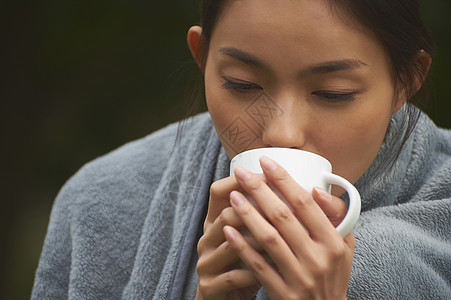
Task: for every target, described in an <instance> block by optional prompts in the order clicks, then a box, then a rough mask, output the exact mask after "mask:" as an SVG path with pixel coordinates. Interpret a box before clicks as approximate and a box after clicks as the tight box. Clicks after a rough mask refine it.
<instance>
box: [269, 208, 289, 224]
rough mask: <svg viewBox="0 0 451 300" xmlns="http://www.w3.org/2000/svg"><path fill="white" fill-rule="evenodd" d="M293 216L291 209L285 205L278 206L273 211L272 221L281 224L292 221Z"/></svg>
mask: <svg viewBox="0 0 451 300" xmlns="http://www.w3.org/2000/svg"><path fill="white" fill-rule="evenodd" d="M292 216H293V214H292V213H291V211H290V209H289V208H288V207H287V206H286V205H283V206H277V207H275V208H274V209H273V210H272V212H271V216H270V219H271V221H272V222H273V223H277V224H279V223H283V222H286V221H289V220H291V217H292Z"/></svg>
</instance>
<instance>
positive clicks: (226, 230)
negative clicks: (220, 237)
mask: <svg viewBox="0 0 451 300" xmlns="http://www.w3.org/2000/svg"><path fill="white" fill-rule="evenodd" d="M223 231H224V235H225V237H226V239H228V240H230V239H232V240H234V239H236V234H235V231H234V230H233V229H232V228H231V227H230V226H224V228H223Z"/></svg>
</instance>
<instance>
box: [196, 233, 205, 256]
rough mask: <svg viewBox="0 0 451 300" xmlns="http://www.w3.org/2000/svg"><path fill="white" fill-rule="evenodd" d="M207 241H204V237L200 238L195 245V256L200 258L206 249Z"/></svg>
mask: <svg viewBox="0 0 451 300" xmlns="http://www.w3.org/2000/svg"><path fill="white" fill-rule="evenodd" d="M206 243H207V241H206V240H205V235H203V236H201V238H200V239H199V242H198V243H197V254H198V255H199V256H201V255H202V254H203V252H204V250H205V248H206Z"/></svg>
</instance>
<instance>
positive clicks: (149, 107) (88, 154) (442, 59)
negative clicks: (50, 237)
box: [0, 0, 451, 299]
mask: <svg viewBox="0 0 451 300" xmlns="http://www.w3.org/2000/svg"><path fill="white" fill-rule="evenodd" d="M421 3H422V13H423V16H424V18H425V20H426V23H427V24H428V26H429V28H430V29H431V31H432V32H433V35H434V37H435V40H436V44H437V53H436V56H435V59H434V62H433V67H432V70H431V75H432V83H433V84H432V95H431V100H430V102H429V106H428V108H427V112H428V114H429V115H430V116H431V117H432V118H433V119H434V120H435V122H436V123H437V124H439V125H440V126H442V127H447V128H450V127H451V116H450V112H451V109H450V106H451V105H450V99H451V80H450V79H451V75H450V72H449V70H451V58H450V53H451V30H450V29H451V18H450V17H449V16H450V15H451V2H450V1H449V0H423V1H421ZM198 22H199V13H198V1H197V0H182V1H180V0H178V1H176V0H166V1H136V0H134V1H133V0H129V1H121V0H110V1H100V0H97V1H86V0H82V1H80V0H79V1H73V0H66V1H55V0H40V1H1V2H0V74H1V75H2V77H1V81H0V82H1V83H0V103H1V104H0V105H1V106H0V108H1V110H0V111H1V118H0V122H1V133H2V135H1V143H2V147H1V148H2V155H1V156H0V157H1V166H2V172H1V174H2V178H1V184H2V187H1V194H0V195H1V201H2V203H1V205H2V206H1V208H0V212H1V213H0V220H1V227H0V228H1V229H2V230H3V234H2V235H1V236H2V238H1V242H0V245H1V248H0V251H1V252H0V255H1V256H0V257H1V260H0V264H1V265H0V267H1V268H0V269H1V272H2V273H1V274H0V276H1V281H0V283H1V286H0V298H2V299H27V298H29V295H30V290H31V287H32V283H33V277H34V271H35V269H36V266H37V262H38V259H39V255H40V251H41V247H42V243H43V239H44V236H45V232H46V227H47V223H48V217H49V214H50V209H51V205H52V202H53V200H54V197H55V195H56V193H57V192H58V189H59V188H60V187H61V185H62V184H63V183H64V182H65V181H66V180H67V179H68V178H69V177H70V176H71V175H72V174H73V173H75V172H76V171H77V170H78V169H79V168H80V167H81V166H82V165H83V164H84V163H85V162H87V161H89V160H92V159H94V158H96V157H98V156H100V155H102V154H104V153H106V152H108V151H110V150H112V149H114V148H116V147H118V146H120V145H122V144H124V143H125V142H127V141H130V140H133V139H137V138H140V137H142V136H144V135H146V134H148V133H150V132H152V131H154V130H156V129H158V128H160V127H162V126H164V125H165V124H168V123H170V122H173V121H176V120H177V119H179V118H180V116H181V113H183V108H182V106H181V99H182V98H183V96H184V93H185V91H186V87H187V86H189V85H190V84H191V83H190V82H189V80H188V79H187V78H188V77H189V75H190V74H191V73H192V72H193V69H194V68H195V65H194V63H192V61H191V56H190V53H189V51H188V48H187V46H186V43H185V35H186V31H187V29H188V27H189V26H190V25H192V24H197V23H198ZM201 109H202V108H200V109H198V110H197V111H199V110H201Z"/></svg>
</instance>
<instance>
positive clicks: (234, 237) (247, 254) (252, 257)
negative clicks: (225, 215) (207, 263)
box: [224, 226, 286, 287]
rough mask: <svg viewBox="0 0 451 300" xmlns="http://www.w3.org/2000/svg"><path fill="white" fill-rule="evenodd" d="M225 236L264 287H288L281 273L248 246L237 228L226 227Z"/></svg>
mask: <svg viewBox="0 0 451 300" xmlns="http://www.w3.org/2000/svg"><path fill="white" fill-rule="evenodd" d="M224 235H225V237H226V239H227V241H228V242H229V244H230V247H231V248H233V249H234V250H235V251H236V253H237V254H238V256H239V257H240V258H241V260H242V261H243V262H244V263H245V264H246V266H247V267H248V268H249V269H250V270H252V272H253V274H254V275H255V277H256V278H257V279H258V281H259V282H260V283H262V284H263V285H264V286H271V285H277V286H279V287H284V286H285V285H286V284H285V282H284V281H283V279H282V278H281V277H280V275H279V273H277V271H276V270H274V268H273V267H271V265H270V264H269V263H268V262H267V261H266V260H265V259H264V258H263V256H262V255H260V254H259V253H258V252H256V251H255V250H254V249H253V248H252V247H250V246H249V245H248V244H247V242H246V241H245V240H244V239H243V237H242V235H241V234H240V233H239V232H238V231H237V230H236V229H235V228H232V227H230V226H226V227H224Z"/></svg>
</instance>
